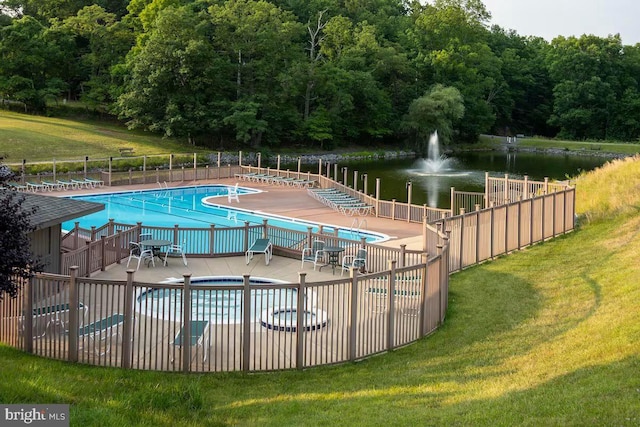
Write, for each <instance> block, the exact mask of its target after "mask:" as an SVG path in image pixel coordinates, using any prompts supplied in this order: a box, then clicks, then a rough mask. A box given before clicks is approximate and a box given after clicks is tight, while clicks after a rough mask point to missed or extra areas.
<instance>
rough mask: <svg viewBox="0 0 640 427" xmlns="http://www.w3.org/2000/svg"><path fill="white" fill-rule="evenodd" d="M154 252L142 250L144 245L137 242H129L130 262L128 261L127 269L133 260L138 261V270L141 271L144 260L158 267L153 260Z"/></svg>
mask: <svg viewBox="0 0 640 427" xmlns="http://www.w3.org/2000/svg"><path fill="white" fill-rule="evenodd" d="M153 258H154V256H153V251H152V250H151V249H142V245H140V243H136V242H129V260H128V261H127V267H129V263H130V262H131V260H132V259H137V260H138V266H137V267H136V270H139V269H140V263H142V261H144V260H150V262H151V264H153V266H154V267H155V266H156V262H155V260H154V259H153Z"/></svg>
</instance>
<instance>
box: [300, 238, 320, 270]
mask: <svg viewBox="0 0 640 427" xmlns="http://www.w3.org/2000/svg"><path fill="white" fill-rule="evenodd" d="M325 255H326V252H325V251H324V242H323V241H322V240H314V241H313V243H312V244H311V247H310V248H304V249H303V250H302V264H301V267H300V268H304V263H305V262H312V263H313V269H314V270H315V269H316V266H317V265H318V264H319V263H321V262H324V256H325Z"/></svg>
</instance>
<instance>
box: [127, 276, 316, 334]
mask: <svg viewBox="0 0 640 427" xmlns="http://www.w3.org/2000/svg"><path fill="white" fill-rule="evenodd" d="M162 283H166V284H181V283H184V279H169V280H166V281H164V282H162ZM287 283H288V282H284V281H282V280H277V279H271V278H264V277H251V279H250V286H255V287H256V289H252V290H251V315H250V318H251V321H252V322H258V321H260V317H261V316H260V314H261V313H262V312H265V311H271V312H280V311H282V312H283V313H284V312H285V311H286V309H287V307H290V308H289V310H291V309H293V310H295V309H296V305H297V295H298V291H297V290H296V289H293V288H285V287H280V286H279V285H283V284H287ZM243 284H244V278H243V277H242V276H203V277H194V278H192V279H191V319H193V320H208V321H209V322H212V323H214V324H239V323H242V320H243V310H244V291H243V289H242V286H243ZM314 297H315V293H310V294H309V295H307V299H308V301H309V302H311V301H313V300H314ZM136 301H137V304H136V310H137V311H138V312H139V313H140V314H143V315H146V316H150V317H154V318H158V319H172V320H179V319H181V318H182V306H183V304H182V289H170V288H161V287H158V288H149V289H146V290H144V291H143V292H141V293H140V295H139V296H138V297H137V299H136ZM309 305H311V304H310V303H309ZM325 318H326V314H325ZM294 320H295V317H294ZM325 321H326V320H325ZM285 323H286V322H283V323H282V324H283V325H284V324H285Z"/></svg>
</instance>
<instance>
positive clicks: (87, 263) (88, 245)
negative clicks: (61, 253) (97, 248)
mask: <svg viewBox="0 0 640 427" xmlns="http://www.w3.org/2000/svg"><path fill="white" fill-rule="evenodd" d="M85 245H86V246H85V247H86V248H87V250H86V251H85V258H84V259H85V261H84V262H85V274H84V275H85V276H86V277H89V276H90V275H91V242H86V243H85Z"/></svg>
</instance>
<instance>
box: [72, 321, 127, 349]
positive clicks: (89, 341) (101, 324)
mask: <svg viewBox="0 0 640 427" xmlns="http://www.w3.org/2000/svg"><path fill="white" fill-rule="evenodd" d="M122 325H124V314H120V313H115V314H112V315H110V316H107V317H105V318H102V319H100V320H96V321H95V322H93V323H90V324H88V325H86V326H82V327H81V328H80V329H78V341H79V342H80V348H79V349H80V350H85V351H87V352H89V351H91V350H93V352H94V354H95V355H96V356H104V355H105V354H108V353H109V352H110V351H111V340H112V337H114V336H115V337H116V342H117V340H118V339H120V340H122V335H121V333H120V331H121V329H122ZM103 346H104V351H103Z"/></svg>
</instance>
